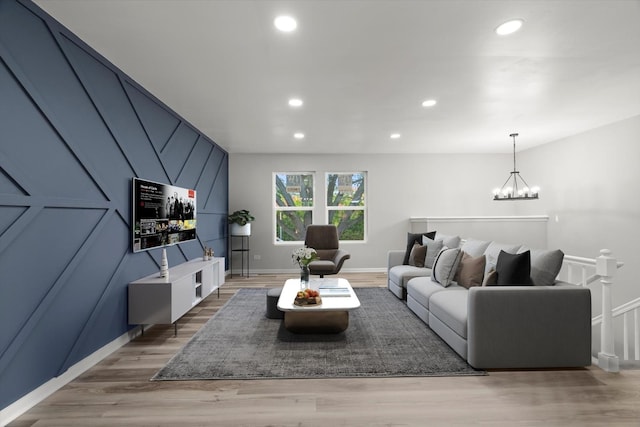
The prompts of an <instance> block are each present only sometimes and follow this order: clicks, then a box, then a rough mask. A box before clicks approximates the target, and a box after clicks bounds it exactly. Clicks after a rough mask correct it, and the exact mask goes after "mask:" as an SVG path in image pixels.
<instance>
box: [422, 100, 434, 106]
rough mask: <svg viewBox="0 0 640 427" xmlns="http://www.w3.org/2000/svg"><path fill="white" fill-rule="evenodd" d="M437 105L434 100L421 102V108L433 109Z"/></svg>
mask: <svg viewBox="0 0 640 427" xmlns="http://www.w3.org/2000/svg"><path fill="white" fill-rule="evenodd" d="M437 103H438V101H436V100H435V99H427V100H426V101H423V102H422V106H423V107H433V106H434V105H436V104H437Z"/></svg>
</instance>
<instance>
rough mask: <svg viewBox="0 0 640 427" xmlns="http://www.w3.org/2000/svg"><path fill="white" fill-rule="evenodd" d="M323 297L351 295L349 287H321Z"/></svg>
mask: <svg viewBox="0 0 640 427" xmlns="http://www.w3.org/2000/svg"><path fill="white" fill-rule="evenodd" d="M319 292H320V296H321V297H348V296H351V292H349V288H333V287H332V288H322V287H321V288H320V289H319Z"/></svg>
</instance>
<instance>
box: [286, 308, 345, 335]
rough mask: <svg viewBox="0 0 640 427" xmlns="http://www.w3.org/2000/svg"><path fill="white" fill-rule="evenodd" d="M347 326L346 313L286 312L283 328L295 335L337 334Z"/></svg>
mask: <svg viewBox="0 0 640 427" xmlns="http://www.w3.org/2000/svg"><path fill="white" fill-rule="evenodd" d="M348 326H349V312H348V311H308V312H306V313H303V312H296V311H287V312H285V313H284V327H285V328H287V330H288V331H290V332H293V333H296V334H338V333H340V332H343V331H344V330H345V329H347V327H348Z"/></svg>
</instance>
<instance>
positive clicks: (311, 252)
mask: <svg viewBox="0 0 640 427" xmlns="http://www.w3.org/2000/svg"><path fill="white" fill-rule="evenodd" d="M317 258H318V253H317V252H316V250H315V249H313V248H308V247H306V246H303V247H302V248H298V249H294V251H293V253H292V254H291V259H292V260H293V262H294V263H297V264H298V265H299V266H300V267H302V266H304V265H309V263H310V262H311V261H313V260H314V259H317Z"/></svg>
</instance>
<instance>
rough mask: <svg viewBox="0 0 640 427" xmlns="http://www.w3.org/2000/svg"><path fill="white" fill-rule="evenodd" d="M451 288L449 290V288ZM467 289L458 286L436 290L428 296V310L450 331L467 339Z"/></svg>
mask: <svg viewBox="0 0 640 427" xmlns="http://www.w3.org/2000/svg"><path fill="white" fill-rule="evenodd" d="M450 289H451V290H450ZM468 297H469V291H467V290H466V289H465V288H462V287H458V288H457V289H456V290H453V289H452V288H447V291H446V292H436V293H434V294H433V295H431V298H429V312H430V313H431V315H433V316H435V317H437V318H438V319H439V320H440V321H441V322H442V323H444V324H445V325H447V326H448V327H449V328H450V329H451V330H452V331H454V332H455V333H456V334H458V335H460V336H461V337H462V338H464V339H467V317H468V316H467V300H468Z"/></svg>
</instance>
